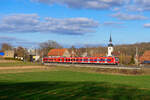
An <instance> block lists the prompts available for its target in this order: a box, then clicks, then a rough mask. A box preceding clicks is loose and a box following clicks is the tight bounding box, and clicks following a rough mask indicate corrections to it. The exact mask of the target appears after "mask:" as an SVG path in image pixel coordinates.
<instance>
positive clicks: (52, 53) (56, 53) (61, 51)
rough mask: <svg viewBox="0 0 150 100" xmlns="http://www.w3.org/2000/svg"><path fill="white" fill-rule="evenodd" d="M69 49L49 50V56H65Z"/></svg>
mask: <svg viewBox="0 0 150 100" xmlns="http://www.w3.org/2000/svg"><path fill="white" fill-rule="evenodd" d="M66 50H67V49H51V50H50V51H49V52H48V56H63V54H64V53H65V51H66Z"/></svg>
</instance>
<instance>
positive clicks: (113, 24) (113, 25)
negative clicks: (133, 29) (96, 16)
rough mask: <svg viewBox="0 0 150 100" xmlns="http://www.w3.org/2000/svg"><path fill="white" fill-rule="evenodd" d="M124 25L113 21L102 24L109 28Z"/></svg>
mask: <svg viewBox="0 0 150 100" xmlns="http://www.w3.org/2000/svg"><path fill="white" fill-rule="evenodd" d="M123 24H124V23H122V22H113V21H107V22H104V23H103V25H104V26H107V27H108V26H110V27H123V26H124V25H123Z"/></svg>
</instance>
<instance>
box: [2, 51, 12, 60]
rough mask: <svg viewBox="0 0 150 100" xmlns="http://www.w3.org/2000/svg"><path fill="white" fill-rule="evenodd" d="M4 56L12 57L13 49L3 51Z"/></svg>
mask: <svg viewBox="0 0 150 100" xmlns="http://www.w3.org/2000/svg"><path fill="white" fill-rule="evenodd" d="M3 57H4V58H14V51H13V50H6V51H4V56H3Z"/></svg>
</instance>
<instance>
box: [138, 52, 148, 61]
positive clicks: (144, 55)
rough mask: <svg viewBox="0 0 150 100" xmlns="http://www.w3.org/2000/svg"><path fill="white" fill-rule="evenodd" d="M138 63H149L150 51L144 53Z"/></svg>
mask: <svg viewBox="0 0 150 100" xmlns="http://www.w3.org/2000/svg"><path fill="white" fill-rule="evenodd" d="M140 61H141V62H142V61H150V50H149V51H145V52H144V54H143V55H142V56H141V57H140Z"/></svg>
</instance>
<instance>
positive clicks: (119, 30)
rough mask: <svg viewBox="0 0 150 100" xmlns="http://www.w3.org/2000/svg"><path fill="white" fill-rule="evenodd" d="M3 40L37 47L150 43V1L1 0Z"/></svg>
mask: <svg viewBox="0 0 150 100" xmlns="http://www.w3.org/2000/svg"><path fill="white" fill-rule="evenodd" d="M0 9H1V10H0V41H1V42H0V43H3V42H7V43H10V44H12V45H14V46H19V45H21V46H25V47H29V48H30V47H36V45H37V44H38V43H40V42H44V41H47V40H54V41H57V42H58V43H60V44H61V45H63V46H65V47H68V46H71V45H75V46H80V45H85V44H90V45H102V44H107V42H108V40H109V36H110V33H111V34H112V38H113V43H114V44H132V43H140V42H150V33H149V32H150V20H149V18H150V14H149V11H150V1H149V0H0Z"/></svg>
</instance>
